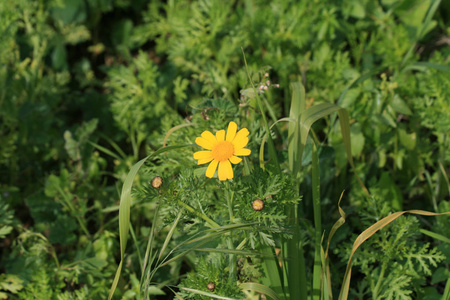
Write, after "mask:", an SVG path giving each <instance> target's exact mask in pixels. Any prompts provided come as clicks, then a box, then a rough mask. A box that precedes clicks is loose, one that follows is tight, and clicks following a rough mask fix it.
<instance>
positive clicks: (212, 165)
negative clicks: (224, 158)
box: [206, 160, 219, 178]
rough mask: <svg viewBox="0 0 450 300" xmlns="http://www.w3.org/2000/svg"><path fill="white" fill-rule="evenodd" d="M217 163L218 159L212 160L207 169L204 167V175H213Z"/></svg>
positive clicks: (210, 176)
mask: <svg viewBox="0 0 450 300" xmlns="http://www.w3.org/2000/svg"><path fill="white" fill-rule="evenodd" d="M218 164H219V161H218V160H213V161H212V162H211V163H210V164H209V166H208V169H206V177H209V178H212V177H213V176H214V173H216V169H217V165H218Z"/></svg>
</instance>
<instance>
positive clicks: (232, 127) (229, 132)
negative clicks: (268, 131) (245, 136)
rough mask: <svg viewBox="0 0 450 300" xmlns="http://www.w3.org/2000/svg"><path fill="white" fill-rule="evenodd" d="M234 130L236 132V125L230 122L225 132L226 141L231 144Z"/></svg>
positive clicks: (234, 133)
mask: <svg viewBox="0 0 450 300" xmlns="http://www.w3.org/2000/svg"><path fill="white" fill-rule="evenodd" d="M236 130H237V124H236V123H234V122H230V124H228V130H227V139H226V140H227V141H229V142H231V141H232V140H233V139H234V137H235V136H236ZM244 146H245V145H244ZM244 146H243V147H244Z"/></svg>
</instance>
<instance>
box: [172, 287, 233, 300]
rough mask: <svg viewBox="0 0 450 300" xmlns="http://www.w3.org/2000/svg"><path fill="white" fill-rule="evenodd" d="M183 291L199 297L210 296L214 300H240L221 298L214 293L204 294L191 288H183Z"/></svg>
mask: <svg viewBox="0 0 450 300" xmlns="http://www.w3.org/2000/svg"><path fill="white" fill-rule="evenodd" d="M181 289H182V290H185V291H188V292H192V293H194V294H198V295H203V296H208V297H211V298H214V299H223V300H239V299H235V298H229V297H224V296H219V295H216V294H213V293H208V292H204V291H200V290H196V289H190V288H181Z"/></svg>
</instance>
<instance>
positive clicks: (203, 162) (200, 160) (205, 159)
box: [197, 157, 214, 165]
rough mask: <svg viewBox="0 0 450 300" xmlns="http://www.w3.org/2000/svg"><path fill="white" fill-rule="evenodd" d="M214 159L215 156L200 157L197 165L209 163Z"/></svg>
mask: <svg viewBox="0 0 450 300" xmlns="http://www.w3.org/2000/svg"><path fill="white" fill-rule="evenodd" d="M213 159H214V158H213V157H210V158H202V159H199V160H198V163H197V165H203V164H206V163H209V162H210V161H212V160H213Z"/></svg>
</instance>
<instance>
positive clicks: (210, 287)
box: [206, 281, 216, 292]
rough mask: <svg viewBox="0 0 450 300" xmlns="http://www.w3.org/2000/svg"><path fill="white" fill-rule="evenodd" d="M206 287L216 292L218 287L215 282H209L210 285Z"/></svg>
mask: <svg viewBox="0 0 450 300" xmlns="http://www.w3.org/2000/svg"><path fill="white" fill-rule="evenodd" d="M206 288H207V289H208V290H210V291H211V292H214V289H215V288H216V284H215V283H214V282H212V281H211V282H209V283H208V285H207V286H206Z"/></svg>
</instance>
